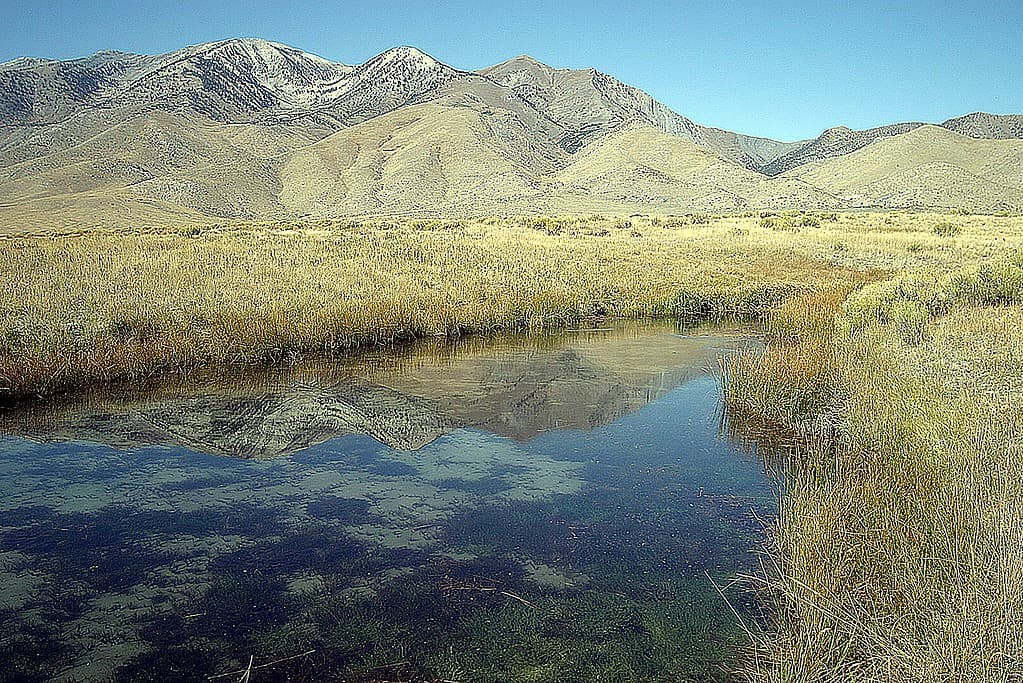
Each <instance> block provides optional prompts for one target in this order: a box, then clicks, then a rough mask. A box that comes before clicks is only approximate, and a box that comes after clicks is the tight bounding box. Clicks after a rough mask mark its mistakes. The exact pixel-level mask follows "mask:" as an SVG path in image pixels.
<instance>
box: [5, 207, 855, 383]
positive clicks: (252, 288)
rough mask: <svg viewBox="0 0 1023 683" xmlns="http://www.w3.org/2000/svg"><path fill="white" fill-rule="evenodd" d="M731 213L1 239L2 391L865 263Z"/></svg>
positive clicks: (722, 298)
mask: <svg viewBox="0 0 1023 683" xmlns="http://www.w3.org/2000/svg"><path fill="white" fill-rule="evenodd" d="M701 220H702V219H701ZM435 223H436V224H435ZM730 227H731V226H729V225H728V224H727V221H721V222H715V221H710V219H707V222H705V223H702V222H697V223H691V224H690V223H687V224H686V225H685V226H675V225H674V224H670V222H669V221H665V222H664V223H663V224H662V225H654V223H653V221H651V220H649V219H640V218H631V219H629V220H622V219H614V220H612V219H606V218H603V217H599V216H598V217H591V218H586V219H582V218H570V219H529V220H528V221H526V220H524V219H507V220H505V219H501V220H489V221H481V222H467V221H445V222H423V221H409V222H401V221H397V220H388V221H365V222H357V221H343V222H334V223H332V222H322V221H320V222H312V223H299V224H264V225H242V226H238V225H233V226H220V227H204V228H203V229H202V230H200V231H199V232H198V233H195V232H193V231H188V230H175V231H167V232H153V233H147V232H141V231H124V232H118V233H90V232H83V233H82V234H77V235H61V236H57V237H53V236H42V235H37V236H18V237H13V238H9V239H7V240H5V242H4V244H3V247H4V249H3V257H2V262H0V271H2V275H3V278H4V281H5V282H6V283H8V285H7V287H6V288H4V290H3V291H2V292H0V398H3V399H6V400H8V401H11V400H17V399H18V398H19V397H26V396H33V395H51V394H54V393H58V392H60V391H64V390H67V389H71V388H74V387H77V386H81V385H84V384H90V383H96V382H111V381H116V380H123V379H138V378H143V377H147V376H150V375H152V374H154V373H158V372H167V371H171V372H174V371H183V370H187V369H189V368H193V367H196V366H216V365H225V364H255V363H267V362H280V361H288V360H292V359H294V358H296V357H298V356H299V355H302V354H310V353H333V352H336V351H338V350H344V349H350V348H353V347H359V346H369V345H380V344H390V343H394V342H400V341H405V340H409V339H414V338H419V337H459V336H462V335H464V334H468V333H486V332H488V331H494V330H498V329H515V330H522V329H544V328H550V327H564V326H569V325H575V324H578V322H579V321H580V320H585V319H593V318H600V317H617V318H634V317H643V316H654V317H674V318H682V317H708V316H715V315H725V314H737V315H742V316H757V315H759V314H761V313H762V312H763V311H765V310H767V309H768V308H770V307H772V306H774V305H775V304H777V303H778V302H780V301H782V300H783V299H785V298H787V297H789V296H791V295H792V294H793V293H797V292H801V291H810V290H813V289H816V288H819V287H820V286H821V285H822V283H823V282H825V281H828V280H838V281H846V282H852V281H856V280H857V279H859V278H860V277H861V274H860V273H859V272H858V270H857V269H856V268H854V267H849V266H846V265H844V264H838V263H832V262H827V261H822V260H821V258H820V257H819V256H818V254H816V253H815V248H814V247H813V245H808V246H807V247H806V248H803V249H793V248H792V246H791V245H789V244H786V243H785V241H783V240H779V239H777V238H773V237H768V238H767V239H763V240H762V241H760V242H759V243H757V244H753V245H748V244H745V243H742V244H740V243H737V242H736V240H735V239H734V238H732V237H730V234H731V233H730ZM761 232H764V233H765V236H766V233H767V231H761ZM637 235H638V236H637Z"/></svg>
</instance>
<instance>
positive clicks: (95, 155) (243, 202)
mask: <svg viewBox="0 0 1023 683" xmlns="http://www.w3.org/2000/svg"><path fill="white" fill-rule="evenodd" d="M1020 138H1023V116H998V115H992V114H984V113H975V114H970V115H967V116H964V117H960V118H956V119H950V120H948V121H945V122H944V123H942V124H939V126H925V125H924V124H921V123H902V124H894V125H891V126H883V127H879V128H873V129H870V130H864V131H853V130H849V129H848V128H843V127H837V128H831V129H829V130H827V131H825V132H824V133H823V134H822V135H820V136H819V137H817V138H815V139H813V140H804V141H799V142H791V143H787V142H778V141H774V140H769V139H765V138H757V137H752V136H747V135H742V134H738V133H732V132H729V131H724V130H720V129H717V128H712V127H708V126H704V125H700V124H697V123H695V122H693V121H692V120H690V119H688V118H686V117H685V116H682V115H681V114H678V113H676V112H674V111H672V110H671V109H669V108H668V107H666V106H665V105H663V104H661V103H660V102H657V101H656V100H654V99H653V98H652V97H651V96H650V95H649V94H647V93H645V92H643V91H642V90H639V89H637V88H635V87H632V86H630V85H628V84H625V83H622V82H621V81H619V80H617V79H615V78H614V77H612V76H609V75H607V74H604V73H602V72H599V71H596V70H594V69H584V70H572V69H556V68H553V67H550V66H548V65H545V64H542V63H540V62H538V61H536V60H534V59H532V58H530V57H527V56H520V57H516V58H514V59H511V60H508V61H506V62H502V63H500V64H497V65H495V66H493V67H489V68H486V69H483V70H481V71H479V72H468V71H461V70H458V69H456V68H453V67H450V66H448V65H446V64H443V63H441V62H439V61H438V60H436V59H434V58H432V57H430V56H429V55H426V54H424V53H423V52H421V51H419V50H417V49H415V48H412V47H398V48H394V49H391V50H387V51H386V52H383V53H381V54H380V55H377V56H376V57H374V58H372V59H370V60H369V61H367V62H365V63H363V64H358V65H346V64H339V63H335V62H331V61H329V60H326V59H323V58H321V57H318V56H316V55H312V54H309V53H306V52H303V51H301V50H298V49H295V48H292V47H289V46H286V45H281V44H279V43H273V42H269V41H265V40H257V39H232V40H225V41H220V42H215V43H207V44H203V45H196V46H192V47H188V48H185V49H182V50H178V51H175V52H171V53H168V54H163V55H137V54H129V53H123V52H101V53H98V54H96V55H93V56H91V57H86V58H83V59H76V60H71V61H55V60H47V59H32V58H20V59H16V60H13V61H10V62H7V63H4V64H0V219H3V221H4V223H5V224H6V226H7V229H12V226H13V228H14V229H17V228H18V227H25V228H31V227H33V226H41V225H49V226H52V225H60V226H66V227H75V226H81V225H123V224H125V223H139V222H144V223H157V222H164V223H167V222H174V223H177V222H192V221H200V220H223V219H275V218H295V217H302V216H338V215H351V214H366V213H417V214H419V213H421V214H457V213H471V214H481V213H495V212H500V213H508V212H524V213H536V212H545V211H581V210H601V211H637V210H638V211H644V210H650V211H665V212H670V211H700V210H713V211H731V210H745V209H751V208H767V207H770V208H784V207H799V208H810V207H832V208H843V207H860V206H883V207H891V208H896V207H904V206H905V207H918V206H962V207H964V208H971V209H975V210H1019V209H1021V208H1023V199H1021V197H1023V192H1021V188H1023V179H1021V178H1020V166H1019V156H1018V153H1017V151H1018V147H1019V145H1020Z"/></svg>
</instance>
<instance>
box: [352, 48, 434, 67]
mask: <svg viewBox="0 0 1023 683" xmlns="http://www.w3.org/2000/svg"><path fill="white" fill-rule="evenodd" d="M366 63H367V64H374V63H375V64H378V65H380V66H387V65H390V64H396V63H398V64H407V65H410V66H414V67H418V68H420V69H435V68H437V67H444V66H446V65H445V64H443V63H442V62H440V61H438V60H436V59H434V58H433V57H431V56H430V55H428V54H426V53H425V52H423V51H422V50H420V49H419V48H417V47H412V46H411V45H399V46H398V47H392V48H391V49H390V50H385V51H383V52H381V53H380V54H378V55H377V56H376V57H374V58H373V59H371V60H369V61H368V62H366ZM448 68H450V67H448Z"/></svg>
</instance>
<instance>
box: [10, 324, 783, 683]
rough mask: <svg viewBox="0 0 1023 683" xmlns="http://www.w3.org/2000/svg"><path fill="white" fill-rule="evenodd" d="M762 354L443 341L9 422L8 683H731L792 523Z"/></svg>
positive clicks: (645, 341) (568, 335) (665, 343)
mask: <svg viewBox="0 0 1023 683" xmlns="http://www.w3.org/2000/svg"><path fill="white" fill-rule="evenodd" d="M750 343H755V342H753V341H752V339H751V337H750V336H749V335H747V334H745V333H743V332H741V331H729V330H721V329H714V330H704V329H681V328H676V327H673V326H670V325H662V324H652V323H644V324H640V323H630V324H620V325H615V326H614V327H613V328H610V329H596V330H577V331H571V332H563V333H559V334H552V335H531V336H530V335H520V336H499V337H488V338H471V339H467V340H464V341H462V342H459V343H454V344H452V343H441V342H437V343H428V342H424V343H420V344H415V345H411V346H409V347H405V348H402V349H397V350H379V351H374V352H370V353H363V354H360V355H358V356H357V357H352V358H347V359H342V360H335V361H332V362H327V361H316V362H307V363H302V364H298V365H295V366H290V367H286V368H275V369H269V370H268V369H261V370H252V371H249V372H240V371H233V372H231V373H226V374H212V373H207V374H202V373H197V374H193V375H191V376H188V377H185V378H177V379H171V380H166V379H165V380H161V381H160V382H158V383H153V384H150V385H148V386H145V387H135V388H133V389H132V390H131V391H130V392H129V391H126V390H120V391H119V392H117V393H114V392H102V391H101V392H96V393H94V394H91V395H88V396H81V397H78V398H76V399H75V400H69V401H65V402H62V403H51V404H46V405H39V406H34V407H31V408H30V409H27V410H25V409H22V410H19V411H17V412H10V413H8V414H6V415H4V416H0V429H2V433H3V436H2V437H0V652H2V657H3V663H2V669H3V673H0V680H5V681H14V680H18V681H20V680H66V681H72V680H74V681H79V680H87V681H91V680H206V679H212V680H223V681H238V680H241V679H242V678H243V677H246V676H247V678H246V680H251V681H277V680H281V681H283V680H295V681H307V680H350V681H460V682H465V683H469V682H473V683H475V682H479V681H560V682H565V681H594V680H601V681H659V680H663V681H678V680H728V678H729V673H728V672H729V670H730V667H731V666H732V665H733V664H734V660H735V657H736V656H737V654H736V653H737V652H739V650H740V649H741V645H742V638H743V636H742V633H741V630H740V628H739V625H738V623H737V619H736V617H735V615H734V614H733V612H732V608H735V609H736V610H738V611H739V612H740V614H741V613H742V612H743V610H744V609H747V606H746V598H745V596H744V594H743V593H742V592H741V591H738V590H736V589H734V588H728V584H729V580H730V579H731V578H732V577H734V575H735V574H736V573H737V572H741V571H743V570H745V569H749V568H751V567H752V565H753V563H754V561H755V559H756V552H757V550H758V548H759V547H760V544H761V543H762V538H763V535H764V529H763V525H764V520H766V519H769V518H770V516H771V514H772V513H773V510H774V509H775V507H776V506H775V503H774V500H775V496H776V493H775V490H774V487H773V486H772V484H771V482H770V480H769V478H768V477H767V476H766V475H765V472H764V467H763V465H762V463H761V462H760V460H759V459H758V457H757V455H756V453H755V452H750V451H749V450H748V449H744V448H742V447H740V445H738V444H735V443H732V442H731V441H730V440H729V439H728V437H727V435H726V434H725V433H724V431H725V430H723V429H722V417H721V405H720V395H719V387H718V385H717V383H716V382H715V380H714V378H713V376H712V373H713V371H714V369H715V368H716V363H717V358H718V357H719V356H720V355H721V354H723V353H728V352H730V351H732V350H734V349H736V348H737V347H739V346H742V345H744V344H750ZM719 589H722V590H723V591H724V594H725V595H726V596H727V597H728V599H729V602H731V606H730V605H729V602H726V600H725V599H724V598H723V597H722V595H721V593H719ZM246 672H248V673H247V674H246Z"/></svg>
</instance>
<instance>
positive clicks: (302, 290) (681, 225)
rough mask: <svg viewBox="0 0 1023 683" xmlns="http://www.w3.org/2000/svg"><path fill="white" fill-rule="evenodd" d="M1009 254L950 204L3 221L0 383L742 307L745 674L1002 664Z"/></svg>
mask: <svg viewBox="0 0 1023 683" xmlns="http://www.w3.org/2000/svg"><path fill="white" fill-rule="evenodd" d="M1021 254H1023V218H1021V217H1019V216H1015V215H1003V216H980V215H966V214H963V213H961V212H954V213H914V212H892V213H855V212H850V213H844V212H839V213H821V212H817V213H812V212H809V213H804V212H780V213H770V212H765V213H759V212H758V213H749V214H744V215H724V216H712V215H702V214H700V215H685V216H653V215H636V216H631V217H624V216H620V217H614V216H612V217H607V216H569V217H552V218H490V219H478V220H477V219H472V220H417V219H393V218H388V219H380V218H376V219H373V218H368V219H362V220H329V221H321V220H316V221H304V222H302V221H299V222H276V223H228V224H220V225H206V226H201V227H188V226H185V227H182V228H177V229H166V230H155V231H150V230H141V229H139V230H131V229H125V230H98V229H97V230H82V231H78V232H49V233H46V232H37V233H14V232H11V233H8V234H6V235H3V236H0V271H2V277H3V281H4V283H5V287H4V288H3V289H2V290H0V400H2V401H3V402H6V403H12V402H17V401H22V400H26V399H34V398H37V397H47V396H51V395H55V394H59V393H61V392H68V391H74V390H76V389H79V388H83V387H87V386H90V385H94V384H96V383H109V382H120V381H125V380H138V379H142V378H146V377H149V376H152V375H155V374H159V373H169V372H182V371H187V370H188V369H190V368H195V367H210V366H214V367H215V366H220V365H227V364H241V365H245V364H263V363H271V362H289V361H293V360H295V359H296V358H299V357H303V356H315V355H322V354H332V353H338V352H343V351H347V350H350V349H353V348H355V347H361V346H366V345H380V344H388V343H392V342H401V341H407V340H412V339H415V338H421V337H459V336H462V335H465V334H486V333H488V332H491V331H496V330H527V329H543V328H557V327H572V326H578V325H580V324H585V323H589V322H591V321H593V320H599V319H601V318H605V317H616V318H642V317H658V318H674V319H678V318H687V319H699V318H709V317H717V316H721V317H725V316H728V317H737V318H741V319H749V320H757V321H761V320H762V321H764V325H765V330H766V339H767V344H766V348H765V349H764V350H763V351H762V352H755V351H748V352H744V353H739V354H734V355H732V356H728V357H726V358H724V359H723V360H722V365H721V375H720V381H721V383H722V386H723V388H724V397H725V403H726V406H727V410H728V416H727V417H728V422H729V423H731V424H733V425H735V424H739V425H740V426H737V427H736V429H738V430H739V431H742V432H743V433H744V435H745V437H746V438H750V439H753V440H755V441H758V443H759V444H760V445H761V447H762V452H767V453H769V454H770V457H771V459H772V460H773V461H774V462H772V467H774V468H775V469H776V470H777V473H778V476H779V477H780V478H781V479H782V480H783V481H784V493H783V496H782V499H781V503H780V515H779V519H778V521H777V525H776V528H775V529H773V530H772V532H771V533H770V535H769V538H770V540H769V543H768V547H767V548H766V552H765V554H764V556H763V559H762V571H760V572H757V573H754V574H753V575H751V576H749V577H747V578H746V580H747V582H748V584H749V586H750V587H751V589H752V590H755V591H756V592H757V594H758V595H759V596H760V597H761V599H762V601H763V604H764V605H765V606H767V607H768V609H767V612H766V613H767V614H768V615H769V616H768V617H767V618H766V620H765V622H764V623H762V624H756V625H754V624H748V625H747V626H748V628H749V635H750V636H751V643H752V648H751V656H750V657H749V658H748V662H747V664H746V667H745V669H744V671H743V672H742V673H743V675H745V676H746V677H747V678H748V679H749V680H751V681H807V680H820V681H823V680H857V681H886V680H916V681H933V680H966V679H969V680H985V681H987V680H990V681H1004V680H1014V677H1019V676H1021V675H1023V638H1021V636H1020V633H1021V632H1023V502H1021V501H1023V490H1021V482H1023V443H1021V437H1020V434H1021V433H1023V429H1021V427H1023V410H1021V408H1020V406H1021V405H1023V403H1021V400H1023V256H1021ZM751 424H756V425H759V426H760V427H761V428H758V429H752V428H750V427H749V425H751ZM741 425H745V427H743V426H741Z"/></svg>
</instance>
